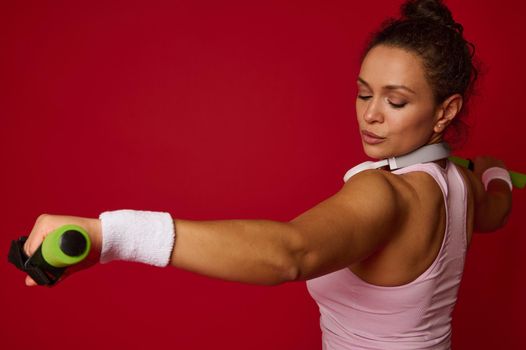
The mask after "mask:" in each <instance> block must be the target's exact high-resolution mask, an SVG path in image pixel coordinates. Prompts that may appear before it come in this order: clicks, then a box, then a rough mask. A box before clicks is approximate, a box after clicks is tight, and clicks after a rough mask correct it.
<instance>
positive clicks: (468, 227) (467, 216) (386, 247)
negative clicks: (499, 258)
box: [24, 0, 511, 349]
mask: <svg viewBox="0 0 526 350" xmlns="http://www.w3.org/2000/svg"><path fill="white" fill-rule="evenodd" d="M402 13H403V16H402V18H401V19H399V20H395V21H391V22H388V23H387V24H386V25H385V26H384V27H383V28H382V30H381V31H380V32H379V33H377V34H376V35H375V36H374V37H373V38H372V40H371V42H370V44H369V45H368V47H367V50H366V52H365V55H364V57H363V60H362V65H361V69H360V73H359V76H358V77H357V82H358V96H357V100H356V110H357V120H358V126H359V130H360V132H361V134H362V141H363V148H364V151H365V153H366V154H367V155H368V156H370V157H372V158H376V159H384V158H389V157H397V156H402V155H406V154H409V153H411V152H414V151H415V150H418V149H421V148H422V147H423V146H426V145H431V144H439V143H441V142H442V141H443V140H444V135H445V132H446V131H447V130H450V129H451V128H454V127H455V124H458V123H459V122H460V121H461V117H462V114H463V112H464V111H465V104H466V102H467V99H468V97H469V92H470V90H471V87H472V84H473V82H474V81H475V77H476V70H475V69H474V67H473V64H472V54H471V51H470V44H469V43H468V42H466V41H465V40H464V38H463V36H462V27H461V26H460V25H459V24H457V23H455V22H454V20H453V19H452V17H451V14H450V12H449V10H448V9H447V8H446V7H445V6H444V5H443V4H442V3H441V1H438V0H427V1H426V0H422V1H408V2H407V3H406V4H404V5H403V7H402ZM474 163H475V168H474V171H473V172H471V171H468V170H465V169H461V168H457V167H456V166H455V165H454V164H452V163H451V162H449V161H448V160H447V159H445V158H443V159H440V160H437V161H434V162H426V163H418V164H414V165H411V166H408V167H405V168H402V169H398V170H396V171H394V172H390V171H387V170H386V169H371V170H366V171H363V172H360V173H358V174H356V175H355V176H353V177H351V178H350V179H349V180H348V181H347V182H346V183H345V185H344V186H343V187H342V189H341V190H340V191H339V192H338V193H336V194H335V195H333V196H332V197H330V198H328V199H326V200H325V201H323V202H321V203H320V204H318V205H316V206H315V207H313V208H312V209H310V210H308V211H306V212H305V213H303V214H301V215H299V216H298V217H297V218H295V219H293V220H291V221H290V222H275V221H269V220H222V221H189V220H182V219H175V220H172V218H171V217H170V215H169V214H168V213H154V212H139V211H131V210H127V211H115V212H106V213H103V214H101V216H100V218H99V219H90V218H78V217H71V216H55V215H42V216H40V217H39V218H38V219H37V221H36V223H35V226H34V228H33V230H32V232H31V235H30V237H29V238H28V240H27V242H26V244H25V247H24V249H25V252H26V254H27V255H31V254H32V253H33V252H34V251H35V250H36V249H37V247H38V246H39V244H40V243H41V242H42V240H43V238H44V237H45V236H46V235H47V234H48V233H49V232H51V231H52V230H53V229H55V228H57V227H59V226H62V225H64V224H77V225H80V226H83V227H85V228H86V229H87V231H88V232H89V233H90V236H91V239H92V242H93V249H92V252H93V254H92V256H91V258H90V261H89V262H87V263H85V264H84V267H86V266H88V265H89V264H93V263H96V262H98V261H99V259H100V261H101V262H103V263H104V262H108V261H111V260H116V259H120V260H130V261H140V262H144V263H150V264H153V265H157V266H166V265H168V264H170V265H172V266H175V267H178V268H182V269H186V270H189V271H193V272H197V273H200V274H203V275H206V276H211V277H216V278H221V279H224V280H231V281H239V282H246V283H256V284H265V285H274V284H279V283H284V282H289V281H299V280H302V281H304V280H306V281H308V287H309V291H310V292H311V294H312V296H313V297H314V298H315V300H316V301H317V303H318V304H319V306H320V312H321V326H322V330H323V344H324V348H326V349H423V348H425V349H449V348H450V336H451V312H452V310H453V307H454V304H455V302H456V294H457V290H458V286H459V284H460V279H461V276H462V271H463V266H464V257H465V253H466V249H467V246H468V245H469V241H470V240H471V236H472V232H473V231H474V230H475V231H492V230H495V229H498V228H499V227H502V226H503V225H504V224H505V222H506V218H507V216H508V214H509V212H510V210H511V190H510V187H509V179H508V178H506V177H505V174H506V171H505V170H504V165H503V164H502V162H500V161H498V160H495V159H492V158H488V157H484V158H477V159H475V161H474ZM495 173H496V175H494V174H495ZM174 232H175V233H176V234H174ZM99 255H100V256H99ZM26 283H27V284H28V285H34V282H33V281H32V280H31V279H30V278H29V277H28V278H27V279H26Z"/></svg>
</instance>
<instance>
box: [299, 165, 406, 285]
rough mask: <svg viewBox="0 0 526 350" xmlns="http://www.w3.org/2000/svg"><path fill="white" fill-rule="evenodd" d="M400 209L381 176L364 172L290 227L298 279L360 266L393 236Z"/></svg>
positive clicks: (400, 202)
mask: <svg viewBox="0 0 526 350" xmlns="http://www.w3.org/2000/svg"><path fill="white" fill-rule="evenodd" d="M406 209H407V208H406V205H405V203H404V201H403V200H401V196H400V195H399V194H398V192H397V190H396V189H395V188H394V187H393V185H392V184H391V183H390V181H388V180H387V178H386V175H385V174H383V173H382V172H380V171H377V170H373V171H366V172H363V173H360V174H358V175H356V176H354V177H353V178H352V179H350V180H349V181H348V182H347V183H346V184H345V185H344V186H343V187H342V189H341V190H340V191H339V192H338V193H336V194H335V195H333V196H332V197H330V198H328V199H326V200H325V201H323V202H321V203H320V204H318V205H317V206H315V207H313V208H312V209H310V210H308V211H306V212H305V213H303V214H301V215H300V216H298V217H297V218H295V219H294V220H292V221H291V222H290V223H291V224H292V225H293V226H294V227H295V229H296V231H297V232H299V237H300V241H301V243H300V246H301V254H300V258H299V259H300V263H299V265H300V274H301V276H302V277H301V278H303V279H308V278H312V277H316V276H319V275H323V274H326V273H329V272H332V271H335V270H338V269H341V268H344V267H346V266H349V265H351V264H353V263H355V262H358V261H361V260H363V259H365V258H366V257H368V256H370V255H371V254H372V253H374V252H375V251H377V250H378V249H379V248H380V247H381V246H383V245H385V244H386V243H387V242H388V241H389V239H390V238H391V237H392V236H393V234H394V232H396V229H395V227H397V226H398V225H399V221H400V220H402V218H403V216H404V215H403V214H404V213H406V212H407V210H406Z"/></svg>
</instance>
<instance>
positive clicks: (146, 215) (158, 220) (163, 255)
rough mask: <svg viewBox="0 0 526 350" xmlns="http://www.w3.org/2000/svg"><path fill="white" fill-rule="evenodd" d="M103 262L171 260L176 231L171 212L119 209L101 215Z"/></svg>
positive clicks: (162, 263)
mask: <svg viewBox="0 0 526 350" xmlns="http://www.w3.org/2000/svg"><path fill="white" fill-rule="evenodd" d="M99 219H100V220H101V224H102V251H101V256H100V262H101V263H103V264H104V263H107V262H110V261H112V260H125V261H135V262H142V263H145V264H150V265H155V266H160V267H164V266H166V265H168V263H169V262H170V256H171V254H172V250H173V245H174V240H175V230H174V223H173V220H172V217H171V216H170V214H169V213H164V212H153V211H139V210H128V209H124V210H116V211H107V212H104V213H102V214H100V216H99Z"/></svg>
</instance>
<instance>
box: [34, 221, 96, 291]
mask: <svg viewBox="0 0 526 350" xmlns="http://www.w3.org/2000/svg"><path fill="white" fill-rule="evenodd" d="M70 224H71V225H78V226H80V227H82V228H84V229H85V230H86V231H87V232H88V235H89V237H90V240H91V251H90V253H89V254H88V256H87V257H86V259H84V260H83V261H82V262H80V263H78V264H76V265H73V266H71V267H69V268H68V269H67V270H66V272H65V273H64V275H63V276H62V278H61V279H64V278H65V277H67V276H68V275H70V274H71V273H72V272H75V271H79V270H82V269H85V268H88V267H90V266H93V265H95V264H96V263H97V262H98V261H99V257H100V251H101V248H102V234H101V231H102V230H101V224H100V220H99V219H90V218H82V217H76V216H64V215H49V214H42V215H40V216H39V217H38V219H37V220H36V222H35V225H34V226H33V229H32V230H31V233H30V235H29V237H28V238H27V241H26V243H25V244H24V253H25V254H26V255H27V256H31V255H33V253H34V252H35V251H36V250H37V248H38V247H39V246H40V244H41V243H42V241H43V240H44V238H45V237H46V236H47V235H48V234H50V233H51V232H53V231H54V230H55V229H57V228H59V227H61V226H63V225H70ZM26 285H27V286H35V285H37V283H36V282H35V281H34V280H33V279H32V278H31V277H29V276H26Z"/></svg>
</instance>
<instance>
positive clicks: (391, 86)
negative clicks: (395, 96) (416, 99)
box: [358, 77, 416, 95]
mask: <svg viewBox="0 0 526 350" xmlns="http://www.w3.org/2000/svg"><path fill="white" fill-rule="evenodd" d="M358 82H359V83H361V84H363V85H365V86H367V87H368V88H371V86H370V85H369V84H368V83H367V82H366V81H365V80H363V79H362V78H360V77H358ZM383 89H387V90H406V91H408V92H410V93H412V94H415V95H416V92H414V91H413V90H411V89H410V88H408V87H407V86H405V85H386V86H384V87H383Z"/></svg>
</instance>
